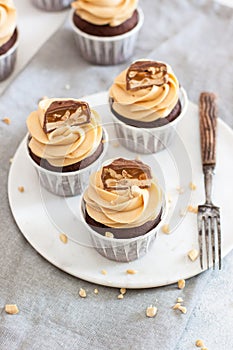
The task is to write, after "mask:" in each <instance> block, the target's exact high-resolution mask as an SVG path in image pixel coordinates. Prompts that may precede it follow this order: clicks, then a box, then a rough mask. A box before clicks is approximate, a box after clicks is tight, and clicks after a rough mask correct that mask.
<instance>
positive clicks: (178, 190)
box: [176, 186, 184, 194]
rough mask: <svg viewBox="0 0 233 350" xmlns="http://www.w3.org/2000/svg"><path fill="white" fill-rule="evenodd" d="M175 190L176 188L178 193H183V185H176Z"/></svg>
mask: <svg viewBox="0 0 233 350" xmlns="http://www.w3.org/2000/svg"><path fill="white" fill-rule="evenodd" d="M176 190H177V192H178V193H179V194H183V193H184V188H183V187H180V186H178V187H176Z"/></svg>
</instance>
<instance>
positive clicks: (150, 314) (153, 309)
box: [146, 305, 158, 317]
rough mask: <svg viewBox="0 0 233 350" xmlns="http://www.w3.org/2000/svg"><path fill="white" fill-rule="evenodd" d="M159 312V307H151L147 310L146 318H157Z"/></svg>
mask: <svg viewBox="0 0 233 350" xmlns="http://www.w3.org/2000/svg"><path fill="white" fill-rule="evenodd" d="M157 311H158V309H157V307H155V306H152V305H151V306H149V307H148V308H147V309H146V316H147V317H155V315H156V314H157Z"/></svg>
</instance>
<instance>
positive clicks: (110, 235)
mask: <svg viewBox="0 0 233 350" xmlns="http://www.w3.org/2000/svg"><path fill="white" fill-rule="evenodd" d="M105 237H107V238H114V235H113V233H112V232H108V231H106V232H105Z"/></svg>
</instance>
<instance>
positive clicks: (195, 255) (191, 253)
mask: <svg viewBox="0 0 233 350" xmlns="http://www.w3.org/2000/svg"><path fill="white" fill-rule="evenodd" d="M198 255H199V253H198V250H197V249H192V250H190V251H189V252H188V257H189V259H190V260H192V261H195V260H197V258H198Z"/></svg>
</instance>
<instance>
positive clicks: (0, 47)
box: [0, 0, 18, 81]
mask: <svg viewBox="0 0 233 350" xmlns="http://www.w3.org/2000/svg"><path fill="white" fill-rule="evenodd" d="M16 20H17V13H16V8H15V5H14V3H13V1H12V0H0V81H3V80H5V79H6V78H8V77H9V75H10V74H11V73H12V71H13V69H14V66H15V62H16V53H17V47H18V31H17V26H16Z"/></svg>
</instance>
